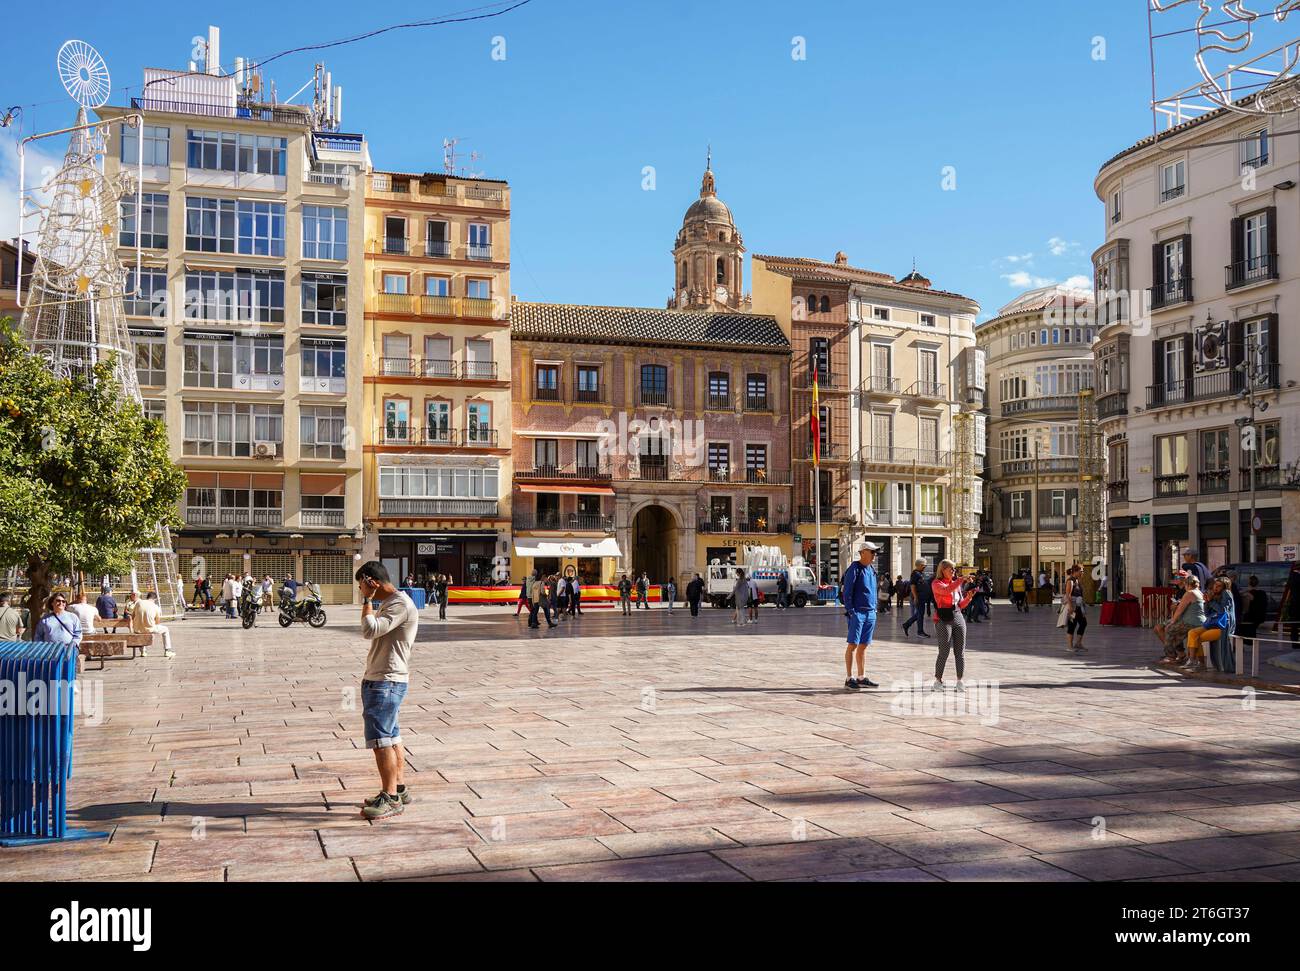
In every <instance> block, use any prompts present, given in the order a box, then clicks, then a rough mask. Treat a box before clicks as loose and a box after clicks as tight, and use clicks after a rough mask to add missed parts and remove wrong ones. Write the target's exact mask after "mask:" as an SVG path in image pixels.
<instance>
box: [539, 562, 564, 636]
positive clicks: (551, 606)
mask: <svg viewBox="0 0 1300 971" xmlns="http://www.w3.org/2000/svg"><path fill="white" fill-rule="evenodd" d="M555 584H556V577H555V574H554V573H552V574H550V575H549V576H547V577H544V578H543V579H542V616H544V617H545V618H546V626H547V627H559V626H560V625H559V624H557V623H556V622H555V597H556V592H555Z"/></svg>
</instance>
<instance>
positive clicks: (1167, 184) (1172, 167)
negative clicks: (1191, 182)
mask: <svg viewBox="0 0 1300 971" xmlns="http://www.w3.org/2000/svg"><path fill="white" fill-rule="evenodd" d="M1186 192H1187V162H1186V160H1185V159H1181V158H1180V159H1177V160H1176V161H1173V162H1166V163H1165V164H1164V165H1162V166H1160V201H1161V202H1170V201H1171V200H1173V199H1177V198H1178V197H1179V196H1182V195H1184V194H1185V193H1186Z"/></svg>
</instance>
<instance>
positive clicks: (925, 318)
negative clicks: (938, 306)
mask: <svg viewBox="0 0 1300 971" xmlns="http://www.w3.org/2000/svg"><path fill="white" fill-rule="evenodd" d="M921 326H922V327H933V326H934V314H921Z"/></svg>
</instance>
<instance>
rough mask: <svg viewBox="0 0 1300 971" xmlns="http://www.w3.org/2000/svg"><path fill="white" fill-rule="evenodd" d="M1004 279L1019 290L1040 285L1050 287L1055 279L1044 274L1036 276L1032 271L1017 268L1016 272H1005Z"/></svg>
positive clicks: (1031, 288) (1035, 287)
mask: <svg viewBox="0 0 1300 971" xmlns="http://www.w3.org/2000/svg"><path fill="white" fill-rule="evenodd" d="M1002 279H1004V280H1006V281H1007V284H1008V285H1009V286H1012V287H1015V288H1016V289H1017V290H1034V289H1037V288H1038V287H1050V286H1051V285H1052V284H1053V283H1055V282H1056V281H1055V280H1052V279H1049V278H1048V277H1044V276H1034V275H1033V274H1032V273H1026V272H1025V271H1024V270H1017V271H1016V272H1015V273H1003V274H1002Z"/></svg>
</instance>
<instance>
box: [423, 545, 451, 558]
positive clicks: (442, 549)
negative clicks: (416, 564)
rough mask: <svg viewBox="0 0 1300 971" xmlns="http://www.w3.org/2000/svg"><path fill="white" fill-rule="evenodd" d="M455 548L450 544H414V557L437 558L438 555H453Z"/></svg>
mask: <svg viewBox="0 0 1300 971" xmlns="http://www.w3.org/2000/svg"><path fill="white" fill-rule="evenodd" d="M455 552H456V547H455V545H453V544H452V543H416V544H415V555H416V556H437V555H438V554H439V553H455Z"/></svg>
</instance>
